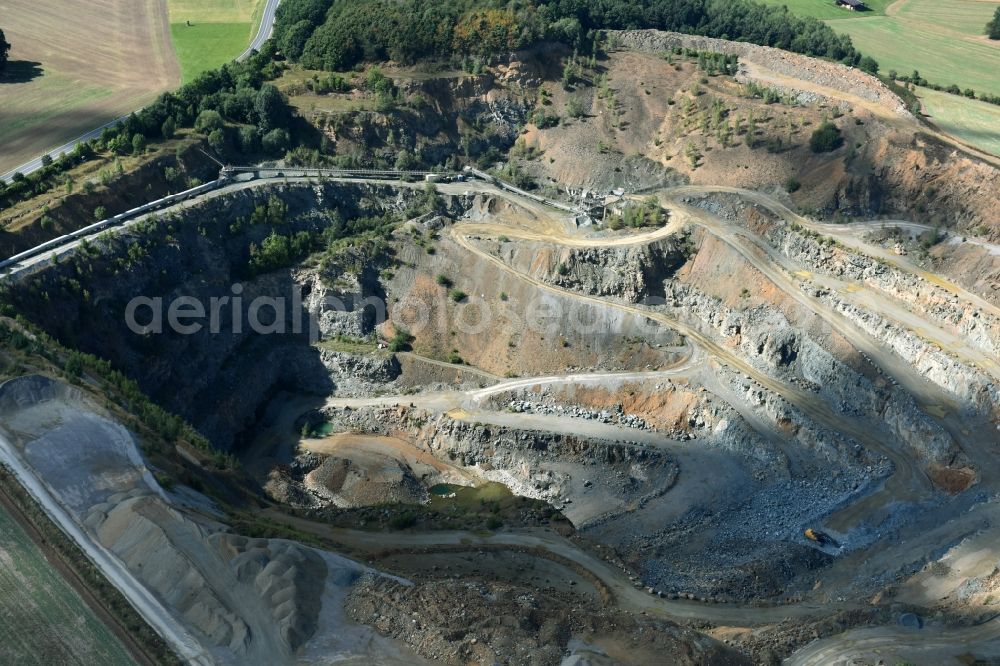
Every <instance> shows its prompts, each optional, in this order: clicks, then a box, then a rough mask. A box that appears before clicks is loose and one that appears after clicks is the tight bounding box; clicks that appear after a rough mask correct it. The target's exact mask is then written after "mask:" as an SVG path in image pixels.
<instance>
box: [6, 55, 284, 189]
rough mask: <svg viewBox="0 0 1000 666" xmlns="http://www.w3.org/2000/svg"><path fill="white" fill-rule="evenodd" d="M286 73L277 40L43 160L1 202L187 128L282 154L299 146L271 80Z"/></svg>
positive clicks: (214, 141)
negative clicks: (104, 156)
mask: <svg viewBox="0 0 1000 666" xmlns="http://www.w3.org/2000/svg"><path fill="white" fill-rule="evenodd" d="M280 73H281V66H280V65H279V64H278V63H277V62H275V48H274V44H273V42H272V41H268V42H265V44H264V46H263V47H262V49H261V51H260V52H259V53H257V54H254V55H253V56H251V57H250V58H247V59H246V60H244V61H243V62H232V63H228V64H225V65H223V66H222V67H220V68H219V69H217V70H211V71H208V72H205V73H203V74H201V75H200V76H199V77H198V78H196V79H195V80H194V81H192V82H191V83H188V84H187V85H185V86H183V87H181V88H180V89H178V90H177V91H176V92H169V93H164V94H163V95H161V96H160V97H159V98H157V99H156V101H154V102H153V103H152V104H150V105H149V106H147V107H146V108H144V109H143V110H142V111H139V112H137V113H133V114H131V115H130V116H128V117H127V118H126V119H125V120H124V121H122V122H121V123H119V124H118V125H116V126H114V127H109V128H107V129H105V130H104V131H103V132H102V134H101V136H100V138H99V139H96V140H94V141H90V142H83V143H81V144H78V145H77V147H76V149H75V150H74V151H73V152H72V153H71V154H68V155H64V156H63V157H61V158H59V159H56V160H52V159H50V158H43V160H42V168H41V169H39V170H38V171H35V172H34V173H32V174H30V175H28V176H25V175H22V174H15V175H14V179H13V181H12V182H11V183H9V184H7V185H6V186H3V185H2V184H0V206H3V205H9V204H11V203H12V202H14V201H17V200H20V199H23V198H26V197H30V196H34V195H38V194H42V193H43V192H46V191H48V190H50V189H51V188H53V187H55V186H57V185H59V184H60V183H62V182H64V179H65V176H64V175H63V174H64V172H65V171H67V170H69V169H71V168H72V167H73V166H75V165H77V164H79V163H81V162H84V161H87V160H89V159H92V158H94V157H95V156H96V155H97V154H98V153H99V152H100V151H105V150H107V151H110V152H112V153H115V154H118V155H125V154H136V153H141V152H143V151H144V150H145V148H146V146H147V145H148V144H150V143H152V142H156V141H160V140H164V139H170V138H173V137H174V135H175V134H176V132H177V131H178V130H180V129H182V128H194V129H195V130H196V131H199V132H203V133H204V134H206V135H207V137H208V140H209V145H210V146H211V147H212V148H213V149H214V150H215V151H217V152H218V153H220V154H223V155H225V154H228V153H229V152H230V151H239V152H241V153H244V154H247V155H258V154H260V153H264V154H266V155H268V156H271V157H281V156H284V155H285V151H286V150H288V148H289V147H291V146H292V145H293V139H292V136H291V134H292V131H291V120H292V113H291V111H290V109H289V108H288V106H287V104H286V102H285V99H284V97H283V96H282V94H281V93H280V92H279V91H278V89H277V88H276V87H275V86H274V85H273V84H271V83H268V81H269V80H271V79H273V78H276V77H277V76H278V75H280Z"/></svg>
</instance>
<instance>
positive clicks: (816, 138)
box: [809, 121, 844, 153]
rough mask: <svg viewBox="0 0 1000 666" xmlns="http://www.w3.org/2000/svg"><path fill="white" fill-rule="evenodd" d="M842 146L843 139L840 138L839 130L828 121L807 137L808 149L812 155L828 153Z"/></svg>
mask: <svg viewBox="0 0 1000 666" xmlns="http://www.w3.org/2000/svg"><path fill="white" fill-rule="evenodd" d="M842 145H844V138H843V137H842V136H840V129H839V128H838V127H837V126H836V125H834V124H833V123H831V122H829V121H827V122H824V123H823V124H822V125H820V126H819V127H817V128H816V131H814V132H813V133H812V136H810V137H809V149H810V150H812V151H813V152H814V153H828V152H830V151H832V150H836V149H837V148H840V147H841V146H842Z"/></svg>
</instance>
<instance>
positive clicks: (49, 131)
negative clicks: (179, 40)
mask: <svg viewBox="0 0 1000 666" xmlns="http://www.w3.org/2000/svg"><path fill="white" fill-rule="evenodd" d="M2 9H3V15H2V18H0V27H2V28H3V30H4V33H5V34H6V37H7V41H8V42H10V43H11V45H12V48H11V52H10V65H9V67H8V71H7V72H6V73H5V74H4V76H3V78H0V173H3V172H6V171H8V170H10V169H13V168H15V167H17V166H18V165H20V164H22V163H24V162H27V161H28V160H31V159H33V158H36V157H38V156H39V155H40V154H42V153H43V152H46V151H48V150H51V149H53V148H55V147H56V146H59V145H62V144H63V143H66V142H67V141H69V140H71V139H74V138H76V137H78V136H80V135H81V134H83V133H85V132H87V131H89V130H91V129H93V128H95V127H98V126H100V125H103V124H104V123H106V122H108V121H109V120H112V119H114V118H117V117H118V116H120V115H122V114H125V113H128V112H130V111H134V110H135V109H137V108H139V107H141V106H142V105H144V104H147V103H148V102H150V101H151V100H152V99H154V98H155V97H156V95H157V94H159V93H160V92H162V91H164V90H168V89H170V88H173V87H174V86H176V85H177V83H178V82H179V81H180V71H179V69H178V68H177V61H176V58H175V56H174V53H173V49H172V48H171V44H170V31H169V25H168V23H167V16H166V13H165V12H163V11H157V10H158V9H162V5H161V4H159V3H151V2H135V0H92V1H91V2H37V0H6V1H5V2H4V3H3V5H2ZM123 26H128V28H129V29H128V30H123V29H122V28H123Z"/></svg>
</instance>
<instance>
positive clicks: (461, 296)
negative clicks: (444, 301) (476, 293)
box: [448, 289, 469, 303]
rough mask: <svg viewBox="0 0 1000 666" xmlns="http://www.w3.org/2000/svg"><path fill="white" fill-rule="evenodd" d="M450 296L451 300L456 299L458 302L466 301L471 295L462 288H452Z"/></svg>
mask: <svg viewBox="0 0 1000 666" xmlns="http://www.w3.org/2000/svg"><path fill="white" fill-rule="evenodd" d="M448 296H449V297H451V300H453V301H455V302H456V303H461V302H462V301H464V300H465V299H467V298H468V297H469V296H468V294H466V293H465V292H464V291H462V290H461V289H452V290H451V291H449V292H448Z"/></svg>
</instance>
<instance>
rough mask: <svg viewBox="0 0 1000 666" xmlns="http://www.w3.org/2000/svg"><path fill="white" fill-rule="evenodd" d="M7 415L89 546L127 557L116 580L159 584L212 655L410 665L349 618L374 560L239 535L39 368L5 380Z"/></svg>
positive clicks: (15, 452) (17, 448) (8, 425)
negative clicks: (317, 646) (181, 492)
mask: <svg viewBox="0 0 1000 666" xmlns="http://www.w3.org/2000/svg"><path fill="white" fill-rule="evenodd" d="M0 423H2V424H3V426H2V431H0V432H3V433H4V434H5V435H6V436H7V437H8V438H9V439H10V440H11V442H12V445H11V446H9V447H5V449H7V450H5V451H4V453H5V454H6V455H7V456H14V457H16V459H17V462H19V463H21V464H22V465H23V466H25V467H26V468H27V469H28V470H29V473H31V474H32V475H34V476H36V477H37V478H38V479H39V480H40V481H41V482H42V484H43V487H44V488H45V489H46V490H47V492H48V493H50V494H51V495H52V496H53V498H54V499H55V501H56V502H57V503H58V504H59V505H60V506H61V507H62V508H63V509H64V510H65V511H66V515H67V516H68V517H69V518H68V519H69V520H71V521H73V522H74V523H75V524H76V525H77V526H78V527H80V528H82V529H83V532H82V533H83V534H84V535H85V537H87V538H88V543H81V546H82V547H84V548H85V549H86V550H87V551H88V552H91V551H93V550H94V549H96V550H98V551H100V552H103V553H106V554H109V555H111V556H112V557H113V558H115V559H116V560H117V561H119V562H120V563H122V564H124V571H125V572H127V573H126V575H124V576H122V577H121V578H113V579H112V580H113V581H114V582H115V583H116V584H117V585H119V586H137V587H138V586H141V587H142V588H145V590H146V591H148V592H151V593H152V594H153V596H154V597H155V599H156V600H157V601H158V603H159V604H161V605H162V606H164V607H165V609H166V612H167V613H169V615H171V616H173V619H174V620H175V621H178V622H179V624H180V625H181V626H183V627H184V628H185V629H187V630H189V631H190V632H191V634H192V635H193V636H194V638H195V640H196V641H197V642H198V643H200V644H201V646H202V647H203V648H204V652H203V653H202V654H206V653H207V654H211V660H212V661H214V662H216V663H233V664H240V663H266V664H284V663H293V662H295V661H297V657H296V655H297V653H300V652H302V653H310V654H313V657H311V658H310V659H309V663H331V662H333V661H337V660H342V659H344V658H357V659H374V660H381V658H382V657H383V656H387V658H390V659H389V661H388V662H386V663H406V661H405V659H403V657H400V655H399V653H398V651H396V649H395V648H393V647H392V646H391V645H388V644H385V642H384V641H380V639H379V637H378V636H376V635H374V634H373V632H372V631H371V630H370V629H368V628H366V627H363V626H359V625H352V624H351V623H350V622H349V621H345V620H344V615H343V612H342V602H341V600H342V599H343V598H344V596H345V595H346V594H347V591H348V589H349V588H350V587H351V586H352V585H353V583H354V581H355V580H356V579H357V578H358V577H359V576H360V575H361V574H363V573H365V572H367V571H369V569H367V568H366V567H363V566H361V565H359V564H357V563H355V562H353V561H351V560H348V559H346V558H340V557H337V556H333V555H329V554H326V553H320V552H319V551H315V550H313V549H311V548H308V547H305V546H302V545H300V544H298V543H295V542H291V541H283V540H279V539H250V538H246V537H242V536H238V535H235V534H232V533H230V532H228V531H227V527H226V525H224V524H222V523H219V522H217V521H215V520H211V519H208V518H206V517H205V516H204V514H202V513H194V512H189V511H187V510H186V509H187V507H186V506H185V504H186V502H185V500H184V499H183V498H181V497H180V496H178V495H174V494H172V493H169V492H167V491H164V490H163V488H161V487H160V486H159V485H158V484H157V482H156V481H155V479H154V478H153V476H152V474H151V473H150V471H149V469H148V468H147V467H146V465H145V462H144V461H143V459H142V455H141V454H140V452H139V450H138V448H137V446H136V443H135V440H134V439H133V438H132V436H131V434H130V433H129V432H128V431H127V430H126V429H125V428H123V427H122V426H121V425H120V424H118V423H116V422H115V421H113V420H112V419H111V418H110V417H109V415H107V414H106V413H105V412H104V411H103V410H101V409H100V408H99V407H97V406H96V405H95V404H94V403H92V402H91V401H90V400H89V398H88V397H87V396H86V395H84V393H83V392H82V391H80V390H79V389H76V388H73V387H70V386H67V385H65V384H62V383H59V382H57V381H55V380H52V379H49V378H47V377H42V376H38V375H28V376H24V377H20V378H18V379H14V380H11V381H9V382H7V383H5V384H3V385H2V386H0ZM8 462H9V461H8ZM186 492H187V493H194V491H191V490H187V491H186ZM197 504H198V506H199V507H204V506H206V505H208V506H211V504H212V503H211V500H209V499H208V498H207V497H199V498H198V500H197ZM175 626H177V625H175ZM180 631H182V632H183V630H180ZM182 638H185V637H184V636H183V634H182ZM313 639H319V640H320V642H321V644H322V646H323V649H322V650H313V649H311V646H310V641H312V640H313ZM324 655H325V656H324ZM394 655H395V657H399V659H400V660H399V661H398V662H393V661H392V659H391V658H394V657H393V656H394Z"/></svg>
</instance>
